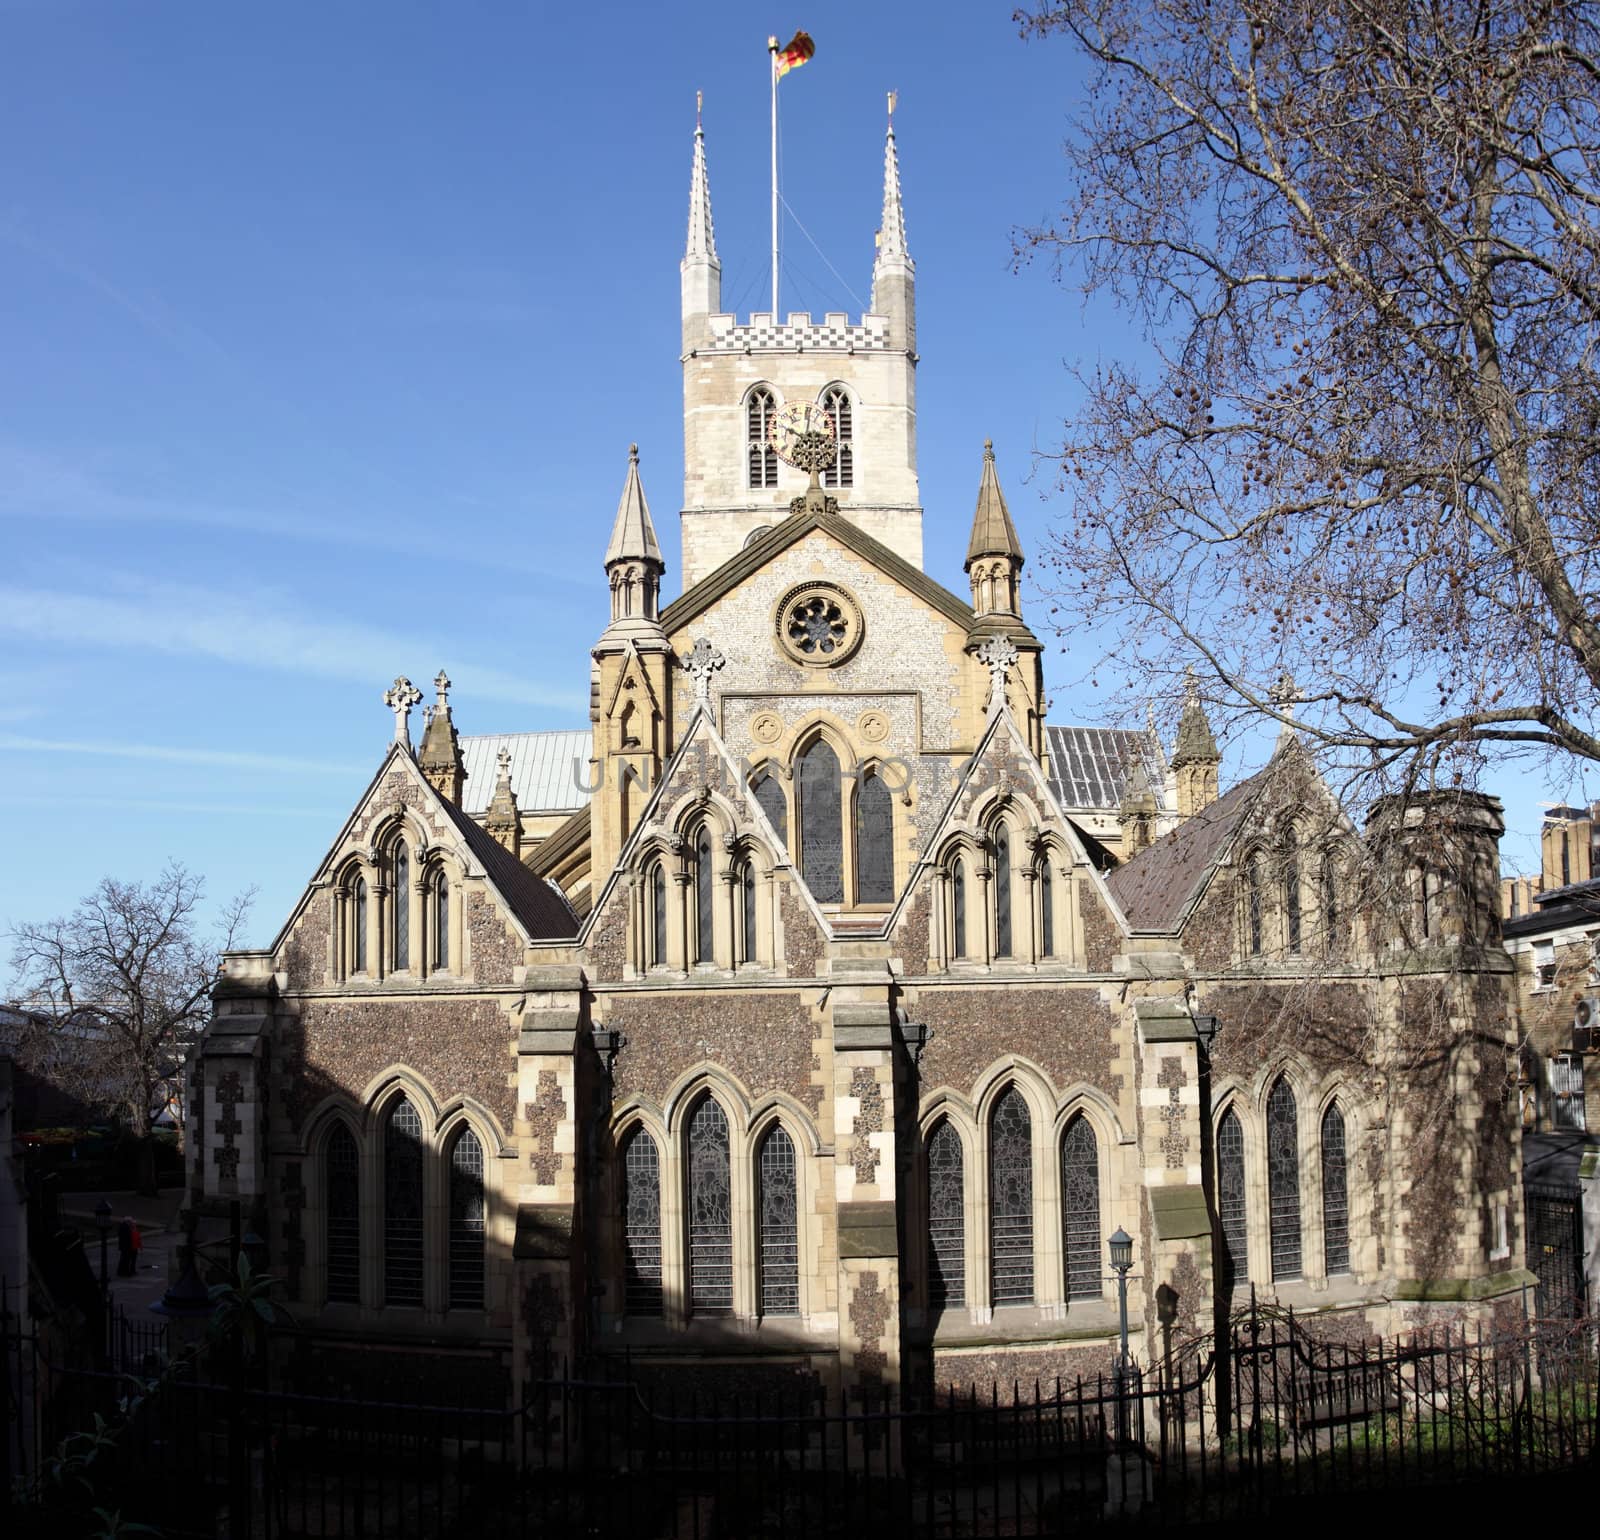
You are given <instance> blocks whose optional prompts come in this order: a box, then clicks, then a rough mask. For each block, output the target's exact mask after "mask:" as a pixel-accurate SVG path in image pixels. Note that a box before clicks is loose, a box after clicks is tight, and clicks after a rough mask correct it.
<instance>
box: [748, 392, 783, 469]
mask: <svg viewBox="0 0 1600 1540" xmlns="http://www.w3.org/2000/svg"><path fill="white" fill-rule="evenodd" d="M777 415H778V400H777V397H776V396H774V395H773V393H772V392H771V391H770V390H768V389H767V387H766V386H765V385H758V386H757V387H756V388H755V389H754V390H752V391H751V392H750V396H749V400H748V401H747V402H746V404H745V447H746V450H747V452H748V456H749V474H750V485H751V486H752V487H753V488H756V489H758V490H759V489H762V488H765V487H775V486H777V484H778V451H777V450H776V449H774V448H773V446H772V424H773V421H774V419H775V418H776V417H777Z"/></svg>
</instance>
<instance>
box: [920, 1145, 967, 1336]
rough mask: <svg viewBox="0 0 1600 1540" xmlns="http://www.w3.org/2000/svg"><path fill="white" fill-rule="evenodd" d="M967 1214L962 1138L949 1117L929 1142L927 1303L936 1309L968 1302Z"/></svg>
mask: <svg viewBox="0 0 1600 1540" xmlns="http://www.w3.org/2000/svg"><path fill="white" fill-rule="evenodd" d="M966 1214H967V1205H966V1184H965V1180H964V1170H963V1159H962V1152H961V1135H960V1134H958V1133H957V1132H956V1130H955V1128H954V1127H953V1126H952V1125H951V1123H950V1121H949V1119H948V1118H947V1119H945V1120H943V1121H942V1122H941V1123H940V1124H939V1126H938V1127H937V1128H935V1129H934V1131H933V1133H932V1135H931V1136H930V1137H929V1139H928V1302H929V1304H930V1305H931V1306H932V1308H933V1309H935V1310H943V1309H945V1308H947V1307H948V1306H951V1305H964V1304H965V1303H966V1299H967V1293H966V1280H967V1263H966Z"/></svg>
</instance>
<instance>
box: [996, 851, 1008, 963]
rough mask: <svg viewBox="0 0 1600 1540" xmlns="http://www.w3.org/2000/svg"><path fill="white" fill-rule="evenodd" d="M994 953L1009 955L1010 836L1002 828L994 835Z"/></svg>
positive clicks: (998, 955)
mask: <svg viewBox="0 0 1600 1540" xmlns="http://www.w3.org/2000/svg"><path fill="white" fill-rule="evenodd" d="M994 955H995V956H996V957H1009V956H1010V955H1011V837H1010V836H1009V835H1008V834H1007V833H1006V831H1005V829H1004V828H1001V829H999V830H997V831H996V832H995V837H994Z"/></svg>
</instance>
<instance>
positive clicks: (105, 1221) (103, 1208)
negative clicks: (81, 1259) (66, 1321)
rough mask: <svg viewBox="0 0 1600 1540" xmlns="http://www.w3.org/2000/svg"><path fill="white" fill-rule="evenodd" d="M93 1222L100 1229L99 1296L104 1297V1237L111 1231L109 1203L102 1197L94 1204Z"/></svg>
mask: <svg viewBox="0 0 1600 1540" xmlns="http://www.w3.org/2000/svg"><path fill="white" fill-rule="evenodd" d="M94 1222H95V1224H96V1225H97V1226H98V1227H99V1230H100V1297H101V1299H104V1298H105V1297H106V1237H107V1236H108V1235H110V1233H111V1203H110V1200H109V1199H107V1198H102V1199H101V1200H100V1201H99V1202H98V1203H97V1204H95V1206H94Z"/></svg>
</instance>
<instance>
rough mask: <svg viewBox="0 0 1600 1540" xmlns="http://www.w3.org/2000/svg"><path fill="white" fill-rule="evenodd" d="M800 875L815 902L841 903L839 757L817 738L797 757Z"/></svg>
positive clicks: (842, 839) (842, 838) (842, 898)
mask: <svg viewBox="0 0 1600 1540" xmlns="http://www.w3.org/2000/svg"><path fill="white" fill-rule="evenodd" d="M799 782H800V875H801V876H802V877H804V878H805V882H806V886H807V887H808V888H810V889H811V896H812V897H813V898H814V899H816V901H817V902H818V903H819V904H842V903H843V902H844V860H843V857H844V826H843V824H842V822H841V809H840V795H839V793H840V785H839V756H838V755H837V754H835V753H834V752H833V750H832V749H831V748H829V747H828V745H827V744H826V743H824V742H823V741H822V739H820V738H819V739H818V740H817V741H816V742H815V743H813V744H812V745H811V747H810V748H808V749H807V750H806V751H805V753H804V754H803V755H802V756H801V759H800V774H799Z"/></svg>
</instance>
